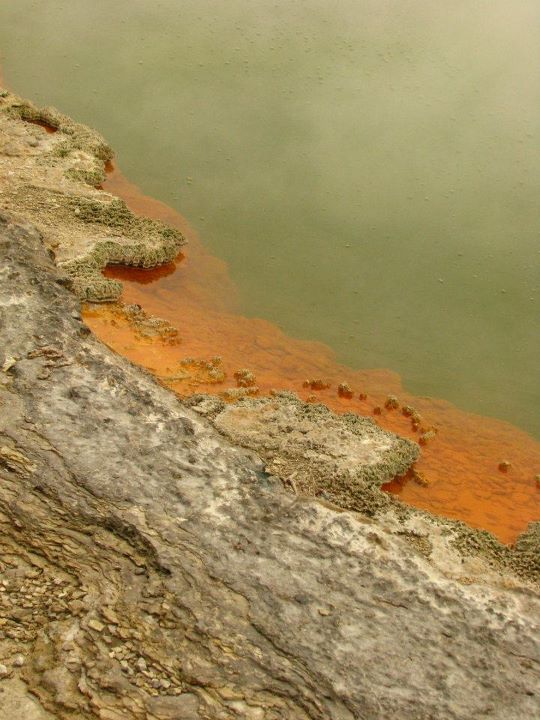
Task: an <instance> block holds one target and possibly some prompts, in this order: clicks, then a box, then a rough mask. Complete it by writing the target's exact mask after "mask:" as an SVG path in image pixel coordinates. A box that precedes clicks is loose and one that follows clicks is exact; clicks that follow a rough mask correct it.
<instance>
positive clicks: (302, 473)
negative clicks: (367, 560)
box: [187, 392, 420, 514]
mask: <svg viewBox="0 0 540 720" xmlns="http://www.w3.org/2000/svg"><path fill="white" fill-rule="evenodd" d="M187 402H188V404H189V405H190V407H193V409H194V410H196V411H197V412H199V413H200V414H202V415H206V416H207V417H210V418H211V419H212V422H213V424H214V426H215V427H216V428H217V429H218V430H219V431H220V432H221V433H222V434H223V435H226V436H227V437H228V438H229V439H231V440H232V441H233V442H234V443H235V444H237V445H241V446H242V447H245V448H250V449H252V450H256V451H257V453H259V455H260V456H261V457H262V458H263V459H264V460H265V463H266V466H265V470H266V471H267V472H270V473H272V474H276V475H278V476H279V477H280V478H282V479H283V480H284V482H285V483H286V484H288V485H289V486H290V487H291V488H292V489H293V490H294V492H295V493H298V492H302V493H304V494H307V495H315V496H317V497H322V498H324V499H326V500H329V501H330V502H333V503H335V504H336V505H339V506H340V507H343V508H347V509H350V510H360V511H363V512H366V511H369V510H371V512H372V514H373V513H374V512H375V511H376V510H378V509H380V508H382V507H385V506H387V505H388V504H390V498H389V497H388V496H386V495H384V494H383V493H381V492H380V487H381V485H383V484H384V483H386V482H389V481H390V480H392V479H393V478H395V477H396V476H397V475H402V474H404V473H405V472H406V471H407V470H408V469H409V468H410V467H411V465H412V464H413V463H414V461H415V460H416V459H417V458H418V455H419V453H420V448H419V447H418V445H417V444H416V443H414V442H412V441H411V440H407V439H405V438H400V437H398V436H397V435H394V434H393V433H390V432H386V431H385V430H382V429H381V428H380V427H379V426H378V425H377V424H376V423H375V422H374V421H373V420H372V419H371V418H366V417H361V416H359V415H356V414H354V413H350V414H346V415H336V414H335V413H333V412H331V411H330V410H329V409H328V408H327V407H326V406H325V405H313V404H310V403H305V402H302V401H300V400H299V399H298V398H297V397H296V395H294V394H292V393H286V392H282V393H274V396H273V397H270V398H257V399H252V398H242V399H241V400H240V401H239V402H237V403H235V404H234V405H230V404H226V403H225V402H223V400H220V399H219V398H216V397H213V396H204V395H202V396H201V395H196V396H193V397H192V398H190V399H189V400H188V401H187ZM370 503H371V506H370Z"/></svg>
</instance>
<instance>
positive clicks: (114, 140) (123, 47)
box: [0, 0, 540, 437]
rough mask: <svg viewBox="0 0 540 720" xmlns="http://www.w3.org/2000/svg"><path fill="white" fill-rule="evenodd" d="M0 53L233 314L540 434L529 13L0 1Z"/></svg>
mask: <svg viewBox="0 0 540 720" xmlns="http://www.w3.org/2000/svg"><path fill="white" fill-rule="evenodd" d="M0 52H1V58H0V62H1V63H2V65H3V69H4V75H5V78H6V81H7V82H8V83H9V85H10V86H11V87H13V88H14V89H16V90H17V91H18V92H19V93H20V94H22V95H24V96H28V97H30V98H33V99H34V100H35V101H36V102H38V103H44V104H53V105H56V106H57V107H59V108H60V109H62V110H63V111H65V112H67V113H68V114H70V115H72V116H73V117H75V118H77V119H79V120H81V121H83V122H85V123H88V124H91V125H93V126H95V127H97V128H98V129H99V130H101V132H102V133H103V134H104V135H105V136H106V138H107V139H108V140H109V141H110V142H111V144H112V145H113V147H114V148H115V149H116V150H117V153H118V157H119V161H120V165H121V167H122V169H123V170H124V172H125V173H126V174H127V175H128V177H129V178H130V179H131V180H133V181H134V182H136V183H137V184H138V185H139V186H140V187H141V188H142V189H143V190H144V191H145V192H146V193H148V194H150V195H153V196H155V197H158V198H160V199H162V200H164V201H166V202H167V203H169V204H171V205H173V206H175V207H176V208H177V209H178V210H180V211H181V212H182V213H183V214H184V215H186V216H187V217H188V219H189V220H190V221H191V222H192V224H193V225H194V226H195V227H196V228H197V229H198V230H199V232H200V234H201V236H202V239H203V241H204V242H205V244H206V245H207V246H208V247H209V248H210V249H211V250H212V251H213V252H214V253H215V254H217V255H218V256H220V257H222V258H224V259H225V260H226V261H227V262H228V263H229V265H230V270H231V274H232V276H233V278H234V280H235V282H236V283H237V285H238V287H239V289H240V295H241V302H242V308H241V310H242V312H243V313H244V314H246V315H257V316H261V317H264V318H267V319H269V320H272V321H274V322H276V323H277V324H278V325H280V326H281V327H282V328H284V329H285V330H286V331H287V332H288V333H291V334H292V335H295V336H299V337H304V338H310V339H319V340H322V341H324V342H326V343H327V344H329V345H330V346H331V347H332V348H334V349H335V351H336V352H337V354H338V357H339V359H340V360H341V361H343V362H344V363H346V364H348V365H351V366H353V367H387V368H390V369H392V370H395V371H397V372H399V373H400V374H401V375H402V377H403V382H404V384H405V386H406V387H407V388H408V389H409V390H411V391H412V392H414V393H416V394H424V395H433V396H437V397H443V398H446V399H448V400H451V401H452V402H454V403H455V404H457V405H458V406H460V407H462V408H465V409H468V410H472V411H475V412H480V413H483V414H487V415H493V416H496V417H499V418H502V419H505V420H508V421H511V422H513V423H514V424H516V425H518V426H520V427H522V428H524V429H526V430H528V431H529V432H531V433H533V434H535V435H536V436H538V437H540V413H539V412H538V408H539V406H540V387H539V380H540V373H539V369H538V365H539V363H538V359H539V357H540V327H539V321H538V313H539V308H540V292H539V289H540V269H539V268H540V213H539V198H540V142H539V138H540V4H539V3H538V0H513V1H512V2H510V1H509V0H466V1H463V0H455V1H454V2H452V3H442V2H441V1H440V0H393V1H392V0H334V1H331V0H324V1H323V0H296V1H293V0H288V1H285V0H280V1H279V2H269V1H267V0H226V1H225V0H162V2H154V1H151V0H115V1H114V2H111V0H69V1H68V0H64V1H60V0H47V2H43V0H40V1H39V2H37V1H34V2H32V1H30V0H2V3H1V4H0ZM188 178H191V180H189V179H188Z"/></svg>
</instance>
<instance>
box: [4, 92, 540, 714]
mask: <svg viewBox="0 0 540 720" xmlns="http://www.w3.org/2000/svg"><path fill="white" fill-rule="evenodd" d="M4 102H5V98H0V139H1V140H2V153H1V154H0V162H1V164H2V170H5V171H6V172H5V173H4V174H3V175H2V187H1V189H2V192H3V194H2V196H1V197H2V206H3V207H4V206H7V210H8V212H7V214H6V212H5V209H4V211H3V213H2V219H1V220H0V250H1V252H2V260H3V261H2V264H1V267H0V273H1V274H2V282H1V283H0V313H1V319H2V325H1V330H2V336H3V343H2V347H1V357H0V367H1V372H0V380H1V383H0V402H1V404H2V408H3V414H2V418H1V421H0V441H1V442H0V476H1V479H2V482H1V483H0V525H1V526H2V554H1V555H0V576H1V578H0V579H1V586H2V587H1V590H0V621H1V623H0V658H1V662H0V665H1V667H0V673H1V675H0V688H1V689H2V690H3V691H4V692H3V693H2V702H3V706H4V707H7V708H8V709H9V708H10V707H18V708H21V707H22V708H24V710H23V712H26V713H27V715H28V716H31V715H30V713H31V712H32V713H33V714H34V717H35V718H36V720H45V718H48V717H51V716H50V715H48V714H46V713H45V711H47V713H52V714H53V715H52V717H54V718H58V720H67V718H68V717H77V716H78V717H81V718H82V717H85V718H93V717H100V718H111V719H112V718H115V717H128V718H130V719H133V720H153V718H160V719H161V718H164V719H165V720H173V718H177V717H182V718H186V720H199V719H200V720H202V718H208V719H210V720H233V718H238V717H240V718H245V720H255V719H256V718H265V720H282V719H283V718H295V720H296V718H298V720H343V718H352V717H369V718H372V719H373V720H387V719H388V718H392V717H396V718H398V717H399V718H400V720H414V719H415V718H418V717H419V716H420V715H422V716H423V717H438V718H441V720H446V719H448V720H450V719H451V718H452V719H453V720H455V719H459V720H465V719H466V718H468V717H470V716H471V715H472V714H478V715H479V714H481V713H484V712H485V711H486V707H488V706H489V707H490V708H491V710H490V712H491V715H492V717H493V718H495V719H497V718H500V719H501V720H502V719H503V718H504V720H510V719H512V720H513V718H516V719H517V718H518V717H529V716H530V717H533V716H534V715H535V714H536V712H537V711H538V709H539V705H538V698H537V696H536V695H535V692H536V690H535V684H534V683H535V677H536V672H535V666H534V663H535V662H536V661H537V658H540V645H539V641H538V634H537V627H536V618H537V617H538V616H539V615H540V595H539V593H538V590H539V586H540V561H539V558H540V552H539V550H540V524H539V523H536V524H531V526H530V529H529V531H528V532H527V533H524V534H522V535H521V536H520V538H519V539H518V542H517V543H516V545H515V546H514V547H513V548H508V547H506V546H504V545H502V544H500V543H499V542H498V541H497V540H496V539H495V538H494V537H493V536H492V535H490V534H489V533H487V532H482V531H476V530H474V529H471V528H469V527H467V526H465V525H464V524H463V523H460V522H455V521H451V520H445V519H444V518H441V517H435V516H433V515H430V514H429V513H425V512H423V511H421V510H416V509H415V508H412V507H410V506H407V505H405V504H404V503H401V502H399V501H398V500H396V499H395V498H393V497H392V496H390V495H388V494H386V493H382V492H381V491H380V489H379V485H380V483H381V482H382V481H383V480H384V479H385V477H386V478H388V476H389V475H390V476H391V474H392V473H394V472H395V471H396V470H400V471H401V470H402V469H403V467H407V466H409V465H410V464H411V462H412V461H413V460H414V457H415V453H416V445H415V444H413V443H412V442H410V441H408V440H404V439H403V438H400V437H398V436H396V435H393V434H389V433H386V432H384V431H382V430H381V429H379V428H378V427H377V425H376V424H375V423H373V422H372V421H371V420H365V419H363V418H358V417H355V416H349V417H347V415H343V414H341V415H339V414H333V413H331V412H330V411H329V410H326V409H324V408H322V407H321V406H318V405H316V404H312V403H311V404H310V403H304V402H302V401H300V400H297V399H296V398H294V397H292V396H290V395H279V394H278V395H275V396H273V397H271V398H261V399H256V398H255V399H254V398H250V397H247V398H244V399H242V400H240V401H238V402H236V403H232V404H231V403H224V402H223V401H220V400H216V398H215V397H210V396H207V395H204V396H197V397H194V398H192V400H191V401H190V403H185V402H181V401H180V400H179V399H178V397H177V396H176V395H175V394H173V393H172V392H170V391H169V390H168V389H165V388H163V387H162V386H160V384H159V383H158V382H157V380H156V378H155V377H154V376H153V375H151V374H150V373H148V372H145V371H144V370H143V369H141V368H140V367H137V366H136V365H134V364H132V363H130V362H129V361H128V360H126V359H125V358H124V357H122V356H121V355H120V354H117V353H115V352H112V351H110V350H109V349H107V347H106V346H105V345H104V344H103V343H102V342H100V340H99V339H98V338H97V337H96V336H94V335H93V334H92V333H91V332H90V331H89V329H88V327H87V326H86V325H85V324H84V323H83V321H82V318H81V314H80V305H81V303H80V300H79V298H78V297H76V295H75V294H74V293H73V292H72V290H70V289H69V288H70V287H73V285H74V283H73V276H72V277H70V276H69V275H68V274H67V273H66V272H65V270H62V269H61V268H60V267H59V265H58V264H57V263H54V262H53V256H54V254H55V251H56V252H57V253H58V251H59V250H61V249H62V248H60V246H57V247H56V248H55V247H52V245H53V244H54V243H56V242H59V240H60V241H62V239H63V238H67V237H68V235H69V240H70V244H69V245H67V246H66V247H67V249H73V247H74V245H73V235H72V232H71V231H72V230H73V228H77V226H78V223H82V222H83V221H82V220H80V218H79V215H80V214H79V215H78V214H76V213H75V209H76V208H77V207H80V205H79V201H78V200H77V204H75V205H71V204H70V205H69V207H70V208H72V215H71V216H70V217H69V221H68V222H67V224H66V226H64V229H65V228H66V227H67V229H68V230H69V233H68V232H67V231H66V232H64V233H62V223H61V220H62V213H63V212H64V210H63V208H64V207H65V206H64V202H65V201H64V200H63V199H62V198H60V199H59V198H58V195H60V194H68V195H69V196H70V197H71V198H72V199H73V198H74V197H75V196H76V197H77V198H78V197H79V196H80V197H82V198H86V197H88V195H90V196H92V197H93V195H94V193H95V192H97V191H95V190H94V189H93V188H90V189H89V186H87V185H84V184H83V182H82V180H81V177H79V178H78V179H74V178H73V176H72V175H69V174H68V176H67V177H66V172H69V170H70V164H71V163H72V162H73V161H74V160H75V161H84V162H86V161H88V162H90V163H92V162H94V160H95V157H94V158H86V159H85V158H84V154H85V153H86V152H87V150H86V149H83V150H81V149H80V148H79V149H77V150H75V151H70V152H68V153H67V154H65V155H60V156H59V155H58V154H55V153H54V144H55V141H57V140H58V139H57V138H55V135H47V134H46V133H45V131H44V130H43V129H41V128H38V126H29V124H28V123H25V122H24V121H23V120H22V119H20V117H19V118H17V117H13V116H11V115H9V114H6V113H5V112H4V106H3V103H4ZM6 140H7V142H5V141H6ZM11 143H12V144H11ZM6 148H7V150H8V152H7V153H6V152H5V151H6ZM79 153H83V156H80V155H79ZM51 158H52V160H51ZM51 162H52V164H51ZM16 168H19V171H18V172H19V175H17V176H15V175H11V176H9V175H8V173H9V172H14V173H15V172H16V170H15V169H16ZM17 183H20V184H17ZM29 185H32V186H36V187H37V188H38V190H39V192H40V193H41V194H40V195H39V197H40V198H41V199H42V200H43V198H45V199H46V200H47V201H51V194H50V193H51V192H52V187H53V186H54V188H55V191H54V193H53V197H52V201H51V202H47V203H45V202H44V201H43V202H42V203H38V204H35V205H34V206H33V207H32V209H31V211H30V214H31V215H32V218H31V220H32V222H29V218H28V217H24V215H22V214H21V213H18V214H17V213H15V212H13V209H12V208H10V207H9V205H10V202H12V200H13V198H15V199H17V198H19V197H21V193H22V191H23V189H24V187H28V186H29ZM99 197H100V200H99V202H102V203H105V202H107V200H106V198H107V197H109V198H110V197H111V196H107V194H105V196H104V195H101V196H99ZM108 201H109V202H112V200H108ZM55 206H56V207H55ZM58 208H59V209H60V211H61V212H60V213H57V212H56V210H58ZM123 217H124V218H131V216H130V215H125V214H124V215H123ZM129 222H131V220H129ZM32 223H34V224H32ZM84 223H85V224H84V226H83V227H84V228H85V231H84V233H83V232H82V230H81V235H84V239H85V242H86V245H84V244H83V246H82V247H83V251H84V248H85V247H88V246H89V243H95V242H99V240H100V238H101V237H102V236H101V233H102V232H103V224H102V223H100V222H93V221H90V222H88V221H86V220H84ZM128 224H129V223H128ZM34 225H36V226H37V229H36V227H35V226H34ZM153 227H154V226H153ZM116 229H117V228H116ZM115 238H116V236H115ZM115 242H117V243H119V244H120V245H122V244H123V241H122V238H116V239H115ZM124 244H125V243H124ZM64 267H65V266H64ZM68 269H69V268H68ZM83 281H84V278H83ZM76 287H78V288H79V290H80V286H76ZM83 295H84V293H83ZM105 307H106V308H107V307H108V306H105ZM125 311H126V307H125V306H124V309H123V312H125ZM166 320H167V319H166V318H165V321H164V320H161V321H159V320H158V319H157V318H153V317H152V316H149V315H147V314H146V313H143V314H142V315H140V314H138V312H136V313H135V321H136V322H135V323H132V324H131V325H129V323H128V325H129V326H130V327H131V328H132V329H133V327H135V328H138V332H139V333H140V334H142V333H143V330H144V332H147V333H150V337H149V338H146V340H145V342H146V343H147V345H149V346H150V347H151V346H152V343H153V342H154V341H155V340H156V338H157V342H158V346H159V348H163V347H173V348H174V347H175V336H174V333H173V332H172V331H173V330H175V328H173V327H172V326H171V325H170V323H167V322H166ZM137 323H138V324H137ZM160 323H161V324H160ZM163 323H165V324H163ZM152 333H153V334H152ZM310 347H312V346H310ZM207 369H208V368H207ZM243 379H244V381H245V382H246V383H248V384H247V386H246V387H247V388H248V389H249V387H250V385H249V382H248V378H246V377H245V376H244V377H243ZM342 400H343V402H344V403H345V401H346V398H342ZM190 405H191V407H190ZM389 412H390V411H389ZM401 417H403V418H404V421H405V420H407V419H406V418H405V416H403V415H401ZM409 421H410V420H408V421H407V422H409ZM257 425H258V426H259V430H258V431H257V432H255V430H256V429H257V428H256V426H257ZM351 427H352V429H351ZM291 433H293V435H292V436H293V437H295V438H296V435H295V433H297V434H298V442H296V440H295V442H293V443H290V442H289V438H290V437H291ZM302 436H303V437H304V442H305V443H306V446H304V447H301V446H300V454H299V456H293V455H291V453H290V448H291V447H292V448H296V447H297V445H299V443H300V442H301V440H302ZM368 438H372V439H373V443H372V452H373V453H374V457H375V462H374V461H373V457H372V456H370V457H364V458H363V461H362V463H360V464H358V459H357V458H358V456H359V452H360V448H359V445H358V443H360V445H362V446H364V445H365V443H366V440H367V439H368ZM316 443H319V444H318V445H317V444H316ZM344 447H346V448H347V449H348V450H349V451H350V457H348V456H347V453H346V452H344ZM309 453H312V456H310V462H307V461H306V457H305V455H306V454H309ZM400 458H401V460H400ZM396 460H397V461H399V462H401V463H402V466H401V468H396V467H395V464H393V463H395V461H396ZM353 462H354V463H355V465H354V469H355V470H358V473H357V474H356V475H351V474H350V467H351V464H352V463H353ZM310 463H311V464H310ZM322 463H324V465H322ZM377 463H378V465H379V466H378V467H377ZM318 467H320V468H322V469H323V473H322V480H326V481H328V480H330V481H331V484H330V486H329V487H327V488H325V491H326V492H330V493H331V492H335V489H336V487H339V488H341V489H343V490H344V491H345V493H348V494H349V499H347V498H346V502H350V500H351V495H352V494H354V497H353V498H352V500H355V499H356V500H357V501H358V502H363V503H364V506H363V507H354V506H352V508H351V507H349V509H345V508H344V507H343V505H342V506H341V507H339V505H338V504H337V503H335V502H332V496H331V499H330V500H328V499H326V497H324V496H322V497H320V498H319V499H317V498H314V497H312V496H311V495H310V492H309V488H308V489H307V491H306V492H304V491H303V487H304V483H306V482H308V481H310V480H311V479H312V478H313V476H314V474H315V473H314V469H315V468H318ZM295 473H296V474H295ZM384 473H386V476H385V475H384ZM287 483H289V488H288V490H287V489H286V488H287ZM291 483H293V484H291ZM296 483H298V484H297V485H296ZM295 485H296V487H295ZM371 500H373V501H374V502H375V503H376V506H370V502H371ZM396 638H399V642H396ZM21 658H22V660H21ZM453 678H457V682H454V680H453ZM30 693H31V694H30ZM36 698H37V699H38V700H39V703H38V701H37V700H36ZM44 709H45V711H44ZM1 712H2V711H1V710H0V713H1ZM2 720H3V719H2Z"/></svg>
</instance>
